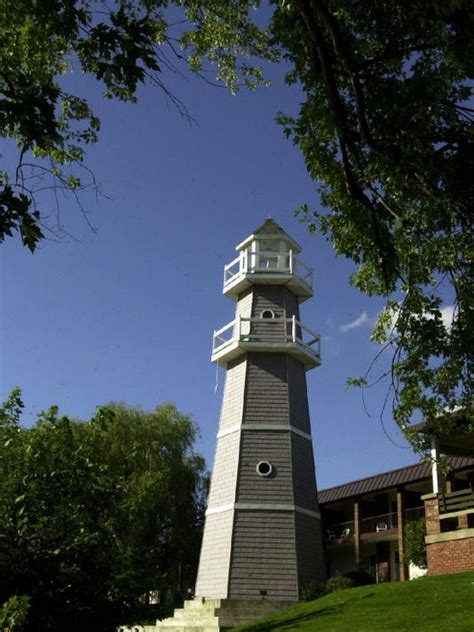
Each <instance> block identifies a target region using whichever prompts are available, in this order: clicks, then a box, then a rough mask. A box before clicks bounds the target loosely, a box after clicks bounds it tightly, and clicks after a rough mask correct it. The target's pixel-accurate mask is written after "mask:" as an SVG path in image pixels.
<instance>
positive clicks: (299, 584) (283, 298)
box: [140, 219, 325, 632]
mask: <svg viewBox="0 0 474 632" xmlns="http://www.w3.org/2000/svg"><path fill="white" fill-rule="evenodd" d="M236 250H237V253H238V254H237V257H236V258H235V259H234V260H233V261H232V262H231V263H229V264H228V265H226V266H225V269H224V287H223V293H224V295H225V296H226V297H227V298H229V299H231V300H232V301H233V302H234V303H235V318H234V319H233V320H232V321H231V322H230V323H228V324H227V325H225V326H224V327H222V328H220V329H218V330H217V331H215V332H214V336H213V351H212V358H211V360H212V361H213V362H216V363H218V364H219V365H220V366H222V367H225V369H226V382H225V387H224V394H223V402H222V409H221V416H220V423H219V429H218V433H217V443H216V453H215V460H214V467H213V471H212V479H211V487H210V493H209V501H208V508H207V512H206V520H205V525H204V534H203V542H202V547H201V555H200V562H199V570H198V577H197V582H196V591H195V593H196V597H195V599H194V600H192V601H187V602H185V605H184V608H182V609H178V610H176V611H175V614H174V617H173V618H172V619H166V620H164V621H161V622H157V625H156V626H145V628H140V629H143V630H145V631H146V632H152V631H153V632H160V631H165V630H169V629H172V630H173V631H174V632H176V631H177V630H183V631H184V630H186V629H190V628H192V629H193V630H196V631H197V630H201V631H204V630H206V632H208V631H210V630H216V631H217V630H219V629H222V628H223V627H231V626H235V625H238V624H241V623H246V622H248V621H251V620H252V619H255V618H257V617H259V616H262V615H264V614H266V613H268V612H271V611H274V610H278V609H281V608H285V607H288V606H290V605H291V604H293V603H295V602H297V601H298V600H299V599H300V598H301V594H302V592H303V590H304V588H305V586H306V585H307V584H308V583H309V582H310V581H312V580H322V579H324V577H325V563H324V552H323V541H322V529H321V515H320V512H319V506H318V495H317V490H316V478H315V467H314V457H313V446H312V439H311V424H310V419H309V408H308V398H307V388H306V371H308V370H310V369H313V368H315V367H317V366H319V365H320V363H321V360H320V350H319V342H320V341H319V336H318V335H317V334H316V333H315V332H314V331H312V330H311V329H309V328H308V327H307V326H306V325H304V324H303V323H302V321H301V318H300V304H301V303H302V302H304V301H305V300H307V299H309V298H311V296H312V294H313V290H312V279H313V271H312V269H311V268H310V267H309V266H307V265H306V264H305V263H304V262H303V261H302V259H301V257H300V250H301V248H300V247H299V245H298V244H297V243H296V242H295V241H294V240H293V239H292V238H291V237H290V236H289V235H288V234H287V233H286V232H285V231H284V230H283V229H282V228H281V227H280V226H279V225H278V224H277V223H276V222H275V221H273V220H272V219H268V220H267V221H265V222H264V223H263V224H262V225H261V226H260V227H259V228H257V229H256V230H255V231H254V232H253V233H252V234H251V235H249V236H248V237H247V238H246V239H244V240H243V241H242V242H241V243H240V244H238V246H237V247H236Z"/></svg>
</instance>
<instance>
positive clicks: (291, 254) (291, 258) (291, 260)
mask: <svg viewBox="0 0 474 632" xmlns="http://www.w3.org/2000/svg"><path fill="white" fill-rule="evenodd" d="M290 274H293V250H290Z"/></svg>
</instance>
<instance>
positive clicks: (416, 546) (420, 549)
mask: <svg viewBox="0 0 474 632" xmlns="http://www.w3.org/2000/svg"><path fill="white" fill-rule="evenodd" d="M425 535H426V520H425V519H424V518H420V519H419V520H413V521H411V522H408V523H407V525H406V527H405V560H404V561H405V563H406V564H408V563H410V562H411V563H412V564H416V566H419V567H420V568H426V565H427V564H426V546H425Z"/></svg>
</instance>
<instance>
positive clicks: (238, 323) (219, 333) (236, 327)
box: [212, 316, 321, 356]
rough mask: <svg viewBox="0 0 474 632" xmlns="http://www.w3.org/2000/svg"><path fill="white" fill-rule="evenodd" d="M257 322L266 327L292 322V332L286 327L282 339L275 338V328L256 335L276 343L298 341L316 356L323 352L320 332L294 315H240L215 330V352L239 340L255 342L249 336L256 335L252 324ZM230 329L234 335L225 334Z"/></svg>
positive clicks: (261, 339) (213, 346) (263, 339)
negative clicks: (272, 316)
mask: <svg viewBox="0 0 474 632" xmlns="http://www.w3.org/2000/svg"><path fill="white" fill-rule="evenodd" d="M246 323H248V324H249V325H250V327H249V328H248V329H249V330H248V331H244V327H243V326H244V325H245V324H246ZM257 323H258V324H259V325H262V324H265V328H267V327H268V326H271V325H288V324H291V333H288V332H287V329H286V327H285V333H283V332H282V335H281V339H280V340H278V339H275V337H274V336H275V332H274V330H271V331H268V332H265V331H261V330H260V331H259V332H258V334H256V335H257V336H258V338H259V339H260V341H261V342H265V341H267V342H276V343H278V342H285V343H287V342H293V343H298V344H300V345H302V346H303V347H305V348H306V349H307V350H308V351H310V352H311V353H312V354H313V355H315V356H319V355H320V353H321V349H320V343H321V340H320V336H319V334H317V333H316V332H314V331H313V330H312V329H310V328H309V327H307V326H306V325H303V324H302V323H301V322H300V321H299V320H297V319H296V316H292V317H291V318H275V319H272V320H262V318H256V317H251V318H243V317H242V316H238V317H237V318H235V319H234V320H233V321H231V322H230V323H227V325H224V327H221V328H220V329H218V330H216V331H214V334H213V343H212V351H213V353H217V352H218V351H221V350H222V349H223V348H224V347H226V346H227V345H229V344H231V343H234V342H237V341H241V342H255V341H252V340H249V338H252V337H253V336H254V334H253V333H252V331H251V325H252V324H257ZM229 330H232V335H230V337H226V336H223V334H224V333H225V332H226V331H229ZM303 332H306V333H308V334H309V335H310V340H304V338H303ZM265 339H266V340H265ZM313 345H315V346H316V349H315V348H314V347H313Z"/></svg>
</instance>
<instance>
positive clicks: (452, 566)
mask: <svg viewBox="0 0 474 632" xmlns="http://www.w3.org/2000/svg"><path fill="white" fill-rule="evenodd" d="M426 554H427V558H428V575H444V574H445V573H459V572H461V571H472V570H473V569H474V537H471V538H464V539H462V540H450V541H448V542H433V543H431V544H428V545H427V547H426Z"/></svg>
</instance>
